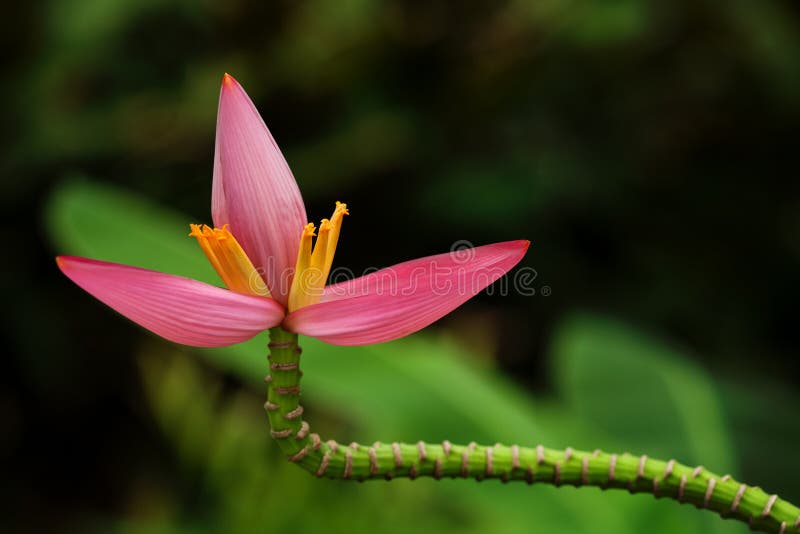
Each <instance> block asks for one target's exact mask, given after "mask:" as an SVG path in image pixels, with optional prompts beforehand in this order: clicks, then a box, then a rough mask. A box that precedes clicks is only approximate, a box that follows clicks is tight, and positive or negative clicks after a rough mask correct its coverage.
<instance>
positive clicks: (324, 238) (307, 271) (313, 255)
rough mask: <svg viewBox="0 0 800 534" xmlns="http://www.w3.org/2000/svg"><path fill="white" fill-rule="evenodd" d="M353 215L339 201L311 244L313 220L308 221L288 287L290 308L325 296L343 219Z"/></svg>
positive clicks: (314, 301)
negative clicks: (292, 276)
mask: <svg viewBox="0 0 800 534" xmlns="http://www.w3.org/2000/svg"><path fill="white" fill-rule="evenodd" d="M345 215H350V213H349V212H348V211H347V204H342V203H341V202H337V203H336V209H335V210H334V211H333V215H332V216H331V218H330V220H328V219H322V222H320V224H319V235H317V240H316V242H315V243H314V246H313V247H312V246H311V245H312V238H313V237H314V235H315V234H314V230H315V228H314V223H308V224H307V225H306V227H305V228H304V229H303V235H302V236H300V250H299V251H298V252H297V264H296V265H295V270H294V278H293V279H292V287H291V289H290V290H289V311H290V312H292V311H294V310H296V309H298V308H302V307H303V306H309V305H311V304H316V303H317V302H319V300H320V298H322V293H323V290H324V289H325V283H326V282H327V280H328V275H329V274H330V272H331V265H333V255H334V253H335V252H336V244H337V243H338V242H339V232H340V231H341V229H342V219H343V218H344V216H345Z"/></svg>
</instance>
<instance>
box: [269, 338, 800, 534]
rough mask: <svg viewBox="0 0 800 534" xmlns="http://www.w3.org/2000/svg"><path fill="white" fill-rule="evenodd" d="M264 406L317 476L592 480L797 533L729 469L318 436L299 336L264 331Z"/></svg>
mask: <svg viewBox="0 0 800 534" xmlns="http://www.w3.org/2000/svg"><path fill="white" fill-rule="evenodd" d="M269 347H270V355H269V362H270V374H269V375H267V377H266V379H265V380H266V382H267V384H268V391H267V402H266V403H265V404H264V407H265V409H266V411H267V414H268V417H269V422H270V426H271V429H272V430H271V432H272V436H273V438H275V440H276V441H277V442H278V445H279V446H280V448H281V451H282V452H283V453H284V454H285V455H286V456H287V459H288V460H289V461H292V462H295V463H297V464H298V465H299V466H301V467H302V468H303V469H305V470H306V471H309V472H310V473H312V474H314V475H315V476H317V477H325V478H330V479H342V480H358V481H364V480H375V479H383V480H391V479H392V478H396V477H407V478H410V479H412V480H413V479H415V478H417V477H432V478H434V479H440V478H443V477H450V478H472V479H475V480H478V481H481V480H485V479H492V478H494V479H499V480H501V481H502V482H510V481H520V482H526V483H528V484H533V483H542V484H552V485H554V486H562V485H567V486H576V487H580V486H595V487H599V488H600V489H603V490H605V489H624V490H628V491H629V492H630V493H649V494H651V495H654V496H655V497H656V498H667V499H672V500H675V501H678V502H679V503H689V504H693V505H694V506H695V507H697V508H700V509H707V510H711V511H714V512H716V513H718V514H719V515H720V516H722V517H723V518H726V519H728V518H729V519H736V520H739V521H743V522H745V523H748V524H749V525H750V528H751V529H753V530H757V531H761V532H770V533H777V534H787V533H797V532H800V508H798V507H797V506H795V505H793V504H791V503H789V502H787V501H785V500H783V499H780V498H779V497H778V496H777V495H774V494H769V493H767V492H765V491H764V490H762V489H761V488H759V487H756V486H748V485H747V484H743V483H741V482H739V481H737V480H734V479H733V478H732V477H731V476H730V475H724V476H719V475H717V474H716V473H713V472H711V471H708V470H707V469H705V468H704V467H702V466H697V467H690V466H686V465H683V464H680V463H678V462H676V461H675V460H669V461H663V460H657V459H654V458H649V457H648V456H647V455H641V456H636V455H633V454H630V453H623V454H614V453H607V452H603V451H600V450H595V451H581V450H573V449H572V448H569V447H568V448H566V449H565V450H555V449H549V448H546V447H543V446H542V445H538V446H536V447H523V446H519V445H502V444H499V443H498V444H495V445H489V446H487V445H478V444H476V443H474V442H472V443H469V444H467V445H458V444H452V443H450V442H449V441H444V442H442V443H426V442H423V441H419V442H417V443H414V444H408V443H397V442H395V443H379V442H376V443H373V444H372V445H361V444H359V443H350V444H349V445H344V444H339V443H337V442H336V441H334V440H329V441H323V440H322V439H321V438H320V437H319V436H318V435H317V434H314V433H312V432H310V430H309V425H308V423H306V422H305V421H303V417H302V416H303V408H302V406H301V405H300V378H301V377H302V371H301V370H300V354H301V349H300V347H299V345H298V344H297V334H293V333H290V332H287V331H285V330H283V329H282V328H280V327H275V328H272V329H271V330H270V344H269Z"/></svg>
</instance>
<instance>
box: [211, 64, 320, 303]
mask: <svg viewBox="0 0 800 534" xmlns="http://www.w3.org/2000/svg"><path fill="white" fill-rule="evenodd" d="M215 147H216V150H215V155H214V182H213V185H212V199H211V214H212V217H213V219H214V225H215V226H217V227H218V228H221V227H222V226H223V225H225V224H230V229H231V232H233V235H234V236H235V237H236V239H237V240H238V241H239V243H240V244H241V245H242V248H243V249H244V250H245V252H246V253H247V255H248V256H249V257H250V260H251V261H252V262H253V265H255V267H256V268H257V269H259V272H261V273H262V275H263V277H264V281H265V282H266V283H267V287H268V288H269V290H270V292H271V293H272V295H273V296H274V297H275V298H276V299H278V300H279V301H280V302H281V303H282V304H284V305H285V304H286V301H287V298H288V293H289V285H290V282H291V277H289V273H290V272H291V269H293V268H294V264H295V261H296V260H297V249H298V246H299V244H300V235H301V234H302V232H303V227H304V226H305V225H306V222H308V221H307V220H306V210H305V206H304V204H303V197H302V196H301V195H300V190H299V189H298V187H297V182H296V181H295V179H294V176H293V175H292V171H291V170H289V165H288V164H287V163H286V160H285V159H284V158H283V155H282V154H281V151H280V149H279V148H278V145H277V144H276V143H275V140H274V139H273V138H272V134H270V132H269V130H268V129H267V126H266V125H265V124H264V121H263V120H262V119H261V116H260V115H259V114H258V111H257V110H256V108H255V106H254V105H253V102H252V101H251V100H250V98H249V97H248V96H247V93H245V91H244V89H242V86H241V85H239V83H238V82H237V81H236V80H234V79H233V77H232V76H230V75H228V74H226V75H225V77H224V78H223V80H222V89H221V90H220V96H219V112H218V114H217V137H216V145H215Z"/></svg>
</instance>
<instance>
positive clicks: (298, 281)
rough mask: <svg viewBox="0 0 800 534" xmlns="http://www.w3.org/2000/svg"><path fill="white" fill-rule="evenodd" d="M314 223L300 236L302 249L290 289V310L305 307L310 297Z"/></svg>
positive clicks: (306, 227)
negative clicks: (309, 281) (309, 285)
mask: <svg viewBox="0 0 800 534" xmlns="http://www.w3.org/2000/svg"><path fill="white" fill-rule="evenodd" d="M314 229H315V228H314V223H308V224H307V225H306V226H305V228H303V235H301V236H300V248H299V249H298V251H297V262H296V263H295V268H294V278H293V279H292V287H291V288H290V289H289V310H290V311H291V310H296V309H297V308H301V307H303V306H305V305H306V304H305V301H306V299H307V297H308V293H309V291H308V280H307V278H308V270H309V268H310V267H311V255H312V253H311V248H312V247H311V243H312V238H313V237H314V235H316V234H314Z"/></svg>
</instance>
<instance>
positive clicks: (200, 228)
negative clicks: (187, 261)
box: [189, 224, 270, 297]
mask: <svg viewBox="0 0 800 534" xmlns="http://www.w3.org/2000/svg"><path fill="white" fill-rule="evenodd" d="M189 226H190V227H191V229H192V232H191V233H190V234H189V235H190V236H191V237H195V238H197V242H198V243H200V248H202V249H203V252H205V254H206V256H207V257H208V261H210V262H211V265H212V266H213V267H214V270H216V271H217V274H219V277H220V278H222V281H223V282H225V285H226V286H227V287H228V289H230V290H232V291H236V292H238V293H248V294H250V295H261V296H266V297H268V296H270V293H269V289H268V288H267V285H266V284H265V283H264V280H263V278H261V275H260V274H259V273H258V271H256V268H255V267H254V266H253V262H251V261H250V258H248V257H247V254H246V253H245V251H244V250H243V249H242V247H241V245H239V242H238V241H236V238H235V237H233V234H231V232H230V230H228V225H227V224H226V225H225V226H223V227H222V228H211V227H208V226H206V225H199V224H190V225H189Z"/></svg>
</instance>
